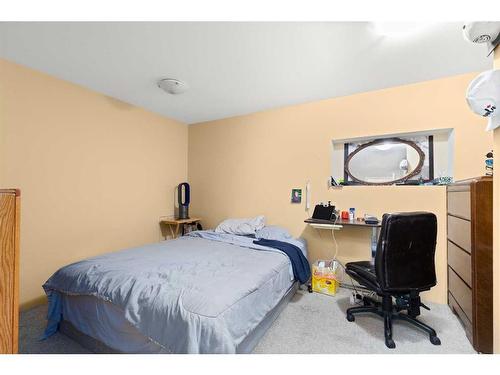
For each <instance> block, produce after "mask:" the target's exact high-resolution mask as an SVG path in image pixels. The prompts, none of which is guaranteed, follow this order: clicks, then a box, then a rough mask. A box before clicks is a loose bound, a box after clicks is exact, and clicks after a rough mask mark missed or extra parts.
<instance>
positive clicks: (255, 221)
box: [215, 216, 266, 236]
mask: <svg viewBox="0 0 500 375" xmlns="http://www.w3.org/2000/svg"><path fill="white" fill-rule="evenodd" d="M265 225H266V218H265V217H264V216H256V217H252V218H248V219H227V220H224V221H223V222H222V223H220V224H219V225H218V226H217V228H215V231H216V232H217V233H228V234H237V235H240V236H247V235H251V234H255V232H256V231H258V230H259V229H262V228H264V226H265Z"/></svg>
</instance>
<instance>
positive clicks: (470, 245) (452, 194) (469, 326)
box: [447, 177, 493, 353]
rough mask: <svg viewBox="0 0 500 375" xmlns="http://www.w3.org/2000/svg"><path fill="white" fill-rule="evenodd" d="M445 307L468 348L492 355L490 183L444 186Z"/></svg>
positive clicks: (484, 179)
mask: <svg viewBox="0 0 500 375" xmlns="http://www.w3.org/2000/svg"><path fill="white" fill-rule="evenodd" d="M447 204H448V215H447V217H448V304H449V305H450V307H451V308H452V310H453V311H454V312H455V314H457V316H458V317H459V319H460V321H461V322H462V323H463V326H464V328H465V331H466V334H467V337H468V338H469V340H470V341H471V343H472V345H473V347H474V349H476V350H477V351H478V352H481V353H492V352H493V179H492V178H491V177H478V178H474V179H470V180H464V181H458V182H456V183H454V184H452V185H449V186H448V189H447Z"/></svg>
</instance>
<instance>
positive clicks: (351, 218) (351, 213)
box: [349, 207, 356, 221]
mask: <svg viewBox="0 0 500 375" xmlns="http://www.w3.org/2000/svg"><path fill="white" fill-rule="evenodd" d="M355 218H356V209H355V208H354V207H351V208H349V221H354V219H355Z"/></svg>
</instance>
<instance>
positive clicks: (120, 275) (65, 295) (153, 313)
mask: <svg viewBox="0 0 500 375" xmlns="http://www.w3.org/2000/svg"><path fill="white" fill-rule="evenodd" d="M211 235H212V234H211ZM241 241H243V242H241ZM236 242H238V244H235V239H234V238H231V239H228V238H226V237H224V236H222V237H221V238H220V239H219V240H214V239H213V238H211V239H206V238H202V237H200V235H198V237H196V236H195V237H189V236H187V237H182V238H180V239H177V240H172V241H164V242H161V243H157V244H151V245H147V246H143V247H140V248H134V249H128V250H124V251H120V252H115V253H110V254H106V255H103V256H100V257H95V258H91V259H87V260H85V261H82V262H77V263H74V264H72V265H69V266H66V267H63V268H62V269H60V270H59V271H58V272H56V273H55V274H54V275H53V276H52V277H51V278H50V279H49V280H48V281H47V283H46V284H45V285H44V288H45V290H46V292H47V294H48V296H49V303H50V305H49V322H50V323H51V324H52V326H54V323H55V324H56V325H57V324H58V323H59V322H60V321H61V319H63V320H67V321H69V322H70V323H71V324H72V325H74V326H75V328H77V329H78V330H79V331H81V332H82V333H84V334H86V335H88V336H90V337H93V338H95V339H97V340H99V341H101V342H103V343H104V344H106V345H107V346H109V347H110V348H113V349H116V350H118V351H122V352H134V353H135V352H170V353H236V352H238V350H239V349H238V348H239V347H240V345H241V344H242V343H243V342H244V341H245V339H246V338H247V337H248V336H249V335H250V334H251V332H253V331H254V330H255V329H256V328H257V327H258V326H259V324H260V323H262V322H263V321H264V320H265V319H266V316H268V315H269V313H270V312H271V311H272V310H273V309H275V307H276V306H278V305H279V303H280V301H281V300H282V299H283V298H284V296H285V295H286V294H287V292H289V291H290V289H291V287H292V285H293V283H294V282H293V280H292V279H291V277H290V260H289V259H288V257H287V256H286V255H285V254H283V253H281V252H280V251H277V250H275V249H271V248H266V247H263V246H258V245H254V244H253V243H252V241H247V240H246V239H237V241H236ZM50 323H49V327H48V329H47V331H50V326H51V324H50ZM49 334H50V332H49Z"/></svg>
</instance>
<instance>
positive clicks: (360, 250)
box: [188, 74, 493, 303]
mask: <svg viewBox="0 0 500 375" xmlns="http://www.w3.org/2000/svg"><path fill="white" fill-rule="evenodd" d="M474 76H475V74H465V75H460V76H455V77H450V78H445V79H439V80H434V81H428V82H422V83H418V84H412V85H407V86H401V87H394V88H390V89H385V90H379V91H373V92H367V93H362V94H357V95H352V96H347V97H341V98H334V99H328V100H323V101H317V102H312V103H306V104H302V105H296V106H291V107H285V108H279V109H275V110H270V111H265V112H259V113H254V114H250V115H246V116H239V117H234V118H228V119H223V120H218V121H212V122H207V123H200V124H194V125H191V126H190V127H189V157H188V160H189V161H188V171H189V181H190V183H191V186H192V208H191V210H192V211H191V212H192V213H193V214H197V215H200V216H202V217H203V218H204V223H205V225H206V226H208V227H213V226H215V225H216V224H217V223H218V222H220V221H221V220H223V219H225V218H227V217H242V216H243V217H244V216H252V215H257V214H264V215H266V217H267V219H268V223H270V224H277V225H282V226H284V227H286V228H288V229H289V230H290V231H291V232H292V233H293V234H294V235H295V236H303V237H304V238H306V239H307V240H308V244H309V253H310V257H309V258H310V260H311V261H314V260H316V259H318V258H325V257H330V258H331V257H332V256H333V241H332V240H331V233H330V232H328V231H324V232H322V233H319V232H317V231H316V230H312V229H311V228H309V227H307V226H306V225H305V224H304V223H303V220H304V219H305V218H307V217H309V216H310V215H311V214H312V212H306V211H305V206H304V203H302V204H300V205H295V204H291V203H290V192H291V189H292V188H302V189H305V184H306V181H307V180H310V181H311V186H312V198H311V202H312V205H314V203H316V202H318V201H327V200H331V201H332V202H333V203H335V204H336V205H337V207H339V208H341V209H347V208H349V207H356V208H357V214H358V216H362V215H363V214H364V213H372V214H376V215H379V216H380V215H381V214H382V213H384V212H391V211H412V210H427V211H431V212H435V213H436V215H437V216H438V221H439V234H438V246H437V255H436V259H437V273H438V285H437V286H436V287H435V288H433V290H432V291H430V292H429V293H428V294H427V295H426V299H427V300H430V301H436V302H440V303H446V287H447V285H446V189H445V188H443V187H397V186H388V187H382V186H380V187H344V188H342V189H330V190H329V189H328V188H327V184H326V181H327V178H328V176H329V175H330V174H331V158H330V157H331V152H332V143H331V142H332V140H333V139H345V138H354V137H363V136H376V135H384V134H390V133H403V132H415V131H423V130H431V129H440V128H454V129H455V153H454V171H455V176H454V177H455V179H457V180H458V179H464V178H468V177H472V176H478V175H482V174H484V155H485V153H486V152H487V151H488V150H491V147H492V144H493V138H492V134H491V133H487V132H484V131H483V129H484V125H485V124H484V121H483V119H481V118H480V117H478V116H476V115H474V114H473V113H471V112H470V111H469V109H468V107H467V104H466V102H465V99H464V94H465V90H466V88H467V85H468V84H469V82H470V80H471V79H472V78H473V77H474ZM303 202H304V200H303ZM320 236H321V237H320ZM336 238H337V243H338V246H339V250H338V251H339V259H341V260H342V261H344V262H345V261H349V260H359V259H367V258H368V257H369V231H364V230H362V229H353V228H350V229H343V230H342V231H338V232H336Z"/></svg>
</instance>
